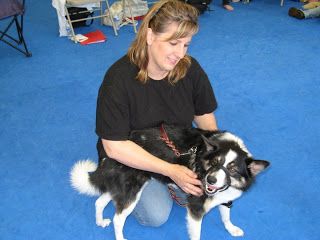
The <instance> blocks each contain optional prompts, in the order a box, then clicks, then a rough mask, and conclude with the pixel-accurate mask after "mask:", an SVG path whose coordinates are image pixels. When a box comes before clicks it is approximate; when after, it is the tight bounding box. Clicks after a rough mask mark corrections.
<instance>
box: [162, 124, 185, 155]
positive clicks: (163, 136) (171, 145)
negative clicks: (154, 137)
mask: <svg viewBox="0 0 320 240" xmlns="http://www.w3.org/2000/svg"><path fill="white" fill-rule="evenodd" d="M160 138H161V140H163V141H164V142H165V143H166V144H167V146H168V147H170V148H171V149H172V151H173V152H174V154H175V155H176V156H177V157H180V155H181V154H180V152H179V150H178V149H177V148H176V146H175V145H174V144H173V142H172V141H170V139H169V137H168V134H167V132H166V130H165V129H164V126H163V124H161V126H160Z"/></svg>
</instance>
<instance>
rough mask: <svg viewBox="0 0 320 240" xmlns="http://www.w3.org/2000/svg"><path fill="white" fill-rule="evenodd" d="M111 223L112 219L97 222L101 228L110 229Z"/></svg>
mask: <svg viewBox="0 0 320 240" xmlns="http://www.w3.org/2000/svg"><path fill="white" fill-rule="evenodd" d="M110 223H111V220H110V219H108V218H107V219H102V220H97V221H96V224H97V225H98V226H99V227H103V228H105V227H108V226H109V224H110Z"/></svg>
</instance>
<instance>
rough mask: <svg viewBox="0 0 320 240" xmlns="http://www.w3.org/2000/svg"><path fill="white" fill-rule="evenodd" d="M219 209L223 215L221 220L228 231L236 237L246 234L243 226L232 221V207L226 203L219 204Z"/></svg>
mask: <svg viewBox="0 0 320 240" xmlns="http://www.w3.org/2000/svg"><path fill="white" fill-rule="evenodd" d="M219 211H220V215H221V220H222V222H223V224H224V227H225V228H226V229H227V231H228V232H229V233H230V234H231V235H232V236H234V237H241V236H243V235H244V232H243V231H242V229H241V228H239V227H237V226H235V225H233V224H232V222H231V221H230V208H229V207H226V206H224V205H219Z"/></svg>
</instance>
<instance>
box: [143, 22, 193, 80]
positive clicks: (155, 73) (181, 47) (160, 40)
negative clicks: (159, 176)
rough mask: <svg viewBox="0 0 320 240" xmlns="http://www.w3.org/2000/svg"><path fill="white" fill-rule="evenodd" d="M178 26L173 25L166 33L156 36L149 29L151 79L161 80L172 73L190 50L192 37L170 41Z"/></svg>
mask: <svg viewBox="0 0 320 240" xmlns="http://www.w3.org/2000/svg"><path fill="white" fill-rule="evenodd" d="M177 27H178V26H177V25H176V24H174V23H172V24H170V25H169V26H168V27H167V31H166V32H164V33H157V34H155V33H154V32H152V30H151V29H150V28H149V29H148V35H147V44H148V56H149V63H148V68H147V69H148V75H149V77H151V78H153V79H155V80H160V79H162V78H164V77H165V76H166V75H167V74H168V73H169V71H171V70H172V69H173V68H174V67H175V66H176V65H177V63H178V62H179V61H180V59H181V58H183V57H184V56H185V54H186V52H187V50H188V46H189V44H190V42H191V39H192V36H188V37H185V38H179V39H174V40H170V41H168V40H167V39H168V38H170V37H171V36H172V35H173V34H174V33H175V31H176V30H177Z"/></svg>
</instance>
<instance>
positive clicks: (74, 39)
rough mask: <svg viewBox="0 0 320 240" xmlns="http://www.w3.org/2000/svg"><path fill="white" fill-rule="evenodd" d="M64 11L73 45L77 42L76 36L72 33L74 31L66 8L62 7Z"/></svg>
mask: <svg viewBox="0 0 320 240" xmlns="http://www.w3.org/2000/svg"><path fill="white" fill-rule="evenodd" d="M64 11H65V13H66V15H67V19H68V24H69V27H70V30H71V37H72V40H73V41H74V43H78V41H77V39H76V35H75V33H74V29H73V26H72V22H71V18H70V15H69V12H68V8H67V7H66V6H65V7H64Z"/></svg>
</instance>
